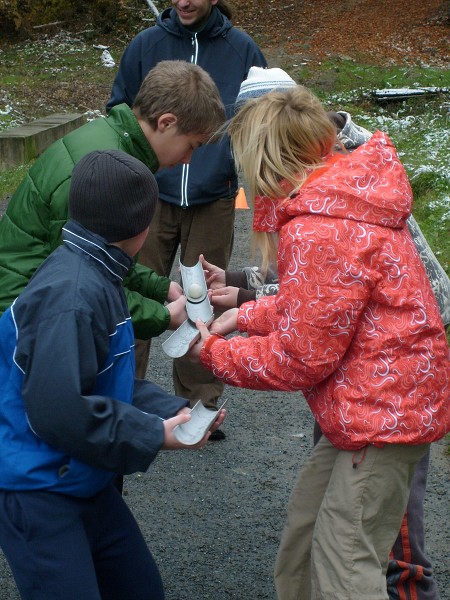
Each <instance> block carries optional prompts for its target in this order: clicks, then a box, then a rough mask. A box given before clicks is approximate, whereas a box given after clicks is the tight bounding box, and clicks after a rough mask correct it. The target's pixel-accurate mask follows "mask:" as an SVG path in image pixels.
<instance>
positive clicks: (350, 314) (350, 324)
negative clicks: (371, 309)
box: [201, 220, 371, 391]
mask: <svg viewBox="0 0 450 600" xmlns="http://www.w3.org/2000/svg"><path fill="white" fill-rule="evenodd" d="M309 225H310V223H309ZM298 227H299V220H295V222H294V225H292V224H290V225H289V227H288V230H287V232H286V233H285V235H283V236H282V237H281V236H280V247H279V255H280V257H282V258H283V261H282V262H283V264H282V266H281V267H280V273H279V276H280V290H279V293H278V295H277V296H270V297H265V298H261V299H260V300H258V301H257V302H249V303H247V304H244V305H243V306H242V307H241V309H240V310H239V314H238V326H239V330H240V331H246V332H247V333H248V335H249V337H240V336H236V337H234V338H231V339H229V340H225V339H220V338H214V339H213V343H210V344H205V345H204V347H203V348H202V352H201V360H202V363H203V364H204V366H205V367H206V368H208V369H210V370H212V371H213V373H214V375H216V376H217V377H218V378H220V379H222V380H224V381H225V382H226V383H228V384H231V385H236V386H241V387H246V388H251V389H262V390H264V389H266V390H267V389H277V390H287V391H294V390H298V389H303V388H307V387H310V386H312V385H315V384H317V383H319V382H320V381H322V380H324V379H325V378H326V377H328V376H329V375H330V374H331V373H332V372H333V371H334V370H335V369H336V368H337V367H338V365H339V363H340V361H341V360H342V357H343V356H344V354H345V352H346V350H347V349H348V347H349V345H350V343H351V341H352V338H353V334H354V332H355V329H356V327H357V325H358V321H359V318H360V315H361V312H362V311H363V310H364V308H365V306H366V304H367V302H368V299H369V297H370V293H371V284H370V281H369V278H368V277H367V276H366V275H365V272H364V268H363V267H362V266H361V263H360V258H361V257H360V256H355V254H353V255H352V254H349V251H348V248H347V247H346V244H345V243H342V240H340V241H339V243H336V244H330V243H328V244H327V243H326V242H327V241H328V238H327V236H329V232H328V229H327V228H326V227H325V228H323V227H321V224H320V222H319V220H318V221H317V222H316V224H315V225H312V227H310V229H308V231H307V232H306V231H305V234H307V235H305V236H301V237H299V236H298Z"/></svg>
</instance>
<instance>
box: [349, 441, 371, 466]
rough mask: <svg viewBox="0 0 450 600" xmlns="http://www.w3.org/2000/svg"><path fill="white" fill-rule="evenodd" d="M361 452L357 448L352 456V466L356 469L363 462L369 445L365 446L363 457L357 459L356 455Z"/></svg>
mask: <svg viewBox="0 0 450 600" xmlns="http://www.w3.org/2000/svg"><path fill="white" fill-rule="evenodd" d="M359 452H360V450H357V451H356V452H355V453H354V454H353V456H352V466H353V468H354V469H356V467H357V466H358V465H360V464H361V463H362V461H363V460H364V459H365V458H366V452H367V446H364V448H363V450H362V454H361V458H360V459H359V460H356V456H357V455H358V453H359Z"/></svg>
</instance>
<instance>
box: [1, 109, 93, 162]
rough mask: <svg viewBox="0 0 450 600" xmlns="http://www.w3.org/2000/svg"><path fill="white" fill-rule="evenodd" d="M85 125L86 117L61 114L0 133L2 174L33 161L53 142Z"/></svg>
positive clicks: (76, 114) (75, 114)
mask: <svg viewBox="0 0 450 600" xmlns="http://www.w3.org/2000/svg"><path fill="white" fill-rule="evenodd" d="M86 122H87V118H86V115H84V114H78V113H74V114H64V113H60V114H59V113H58V114H54V115H49V116H48V117H43V118H42V119H36V120H35V121H31V122H30V123H27V124H26V125H19V127H12V128H11V129H5V130H3V131H0V172H2V171H6V170H7V169H11V168H13V167H17V166H18V165H21V164H23V163H27V162H29V161H30V160H33V158H36V157H38V156H39V155H40V154H42V152H44V150H45V149H46V148H48V147H49V146H50V145H51V144H53V142H55V141H56V140H58V139H59V138H61V137H63V136H64V135H66V133H69V132H70V131H73V130H74V129H76V128H77V127H80V125H84V123H86Z"/></svg>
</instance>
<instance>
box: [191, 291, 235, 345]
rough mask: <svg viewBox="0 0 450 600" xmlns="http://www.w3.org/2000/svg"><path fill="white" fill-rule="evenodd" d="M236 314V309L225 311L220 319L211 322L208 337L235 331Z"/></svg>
mask: <svg viewBox="0 0 450 600" xmlns="http://www.w3.org/2000/svg"><path fill="white" fill-rule="evenodd" d="M236 289H237V288H236ZM238 313H239V309H238V308H231V309H230V310H227V311H225V312H224V313H223V314H221V315H220V317H218V318H217V319H216V320H215V321H213V322H212V325H211V327H210V329H209V331H208V333H209V334H210V335H211V334H213V333H217V334H218V335H228V334H229V333H232V332H233V331H237V328H238V326H237V318H238ZM197 327H198V325H197Z"/></svg>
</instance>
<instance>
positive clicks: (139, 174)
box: [69, 150, 158, 242]
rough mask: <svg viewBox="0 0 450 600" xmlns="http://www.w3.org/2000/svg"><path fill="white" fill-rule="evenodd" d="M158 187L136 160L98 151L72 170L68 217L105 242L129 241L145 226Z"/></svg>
mask: <svg viewBox="0 0 450 600" xmlns="http://www.w3.org/2000/svg"><path fill="white" fill-rule="evenodd" d="M157 198H158V185H157V183H156V180H155V178H154V177H153V175H152V173H151V171H150V170H149V169H148V168H147V167H146V166H145V165H144V163H142V162H141V161H140V160H138V159H137V158H134V157H133V156H130V155H129V154H126V153H125V152H122V151H120V150H98V151H94V152H91V153H89V154H87V155H86V156H84V157H83V158H82V159H81V160H80V161H79V162H78V163H77V164H76V165H75V168H74V169H73V172H72V180H71V183H70V192H69V216H70V217H71V218H72V219H75V221H78V222H79V223H80V224H81V225H83V227H86V229H89V230H90V231H92V232H94V233H97V234H99V235H101V236H102V237H103V238H105V239H106V240H107V241H108V242H120V241H123V240H127V239H130V238H132V237H134V236H136V235H138V234H139V233H141V232H142V231H144V229H146V228H147V227H148V225H149V224H150V222H151V220H152V218H153V214H154V212H155V206H156V200H157Z"/></svg>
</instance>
